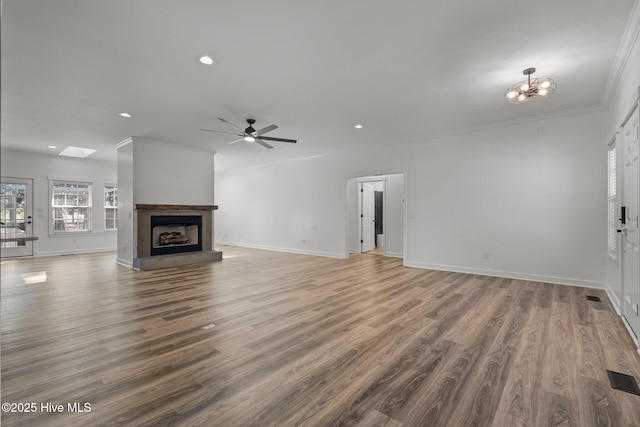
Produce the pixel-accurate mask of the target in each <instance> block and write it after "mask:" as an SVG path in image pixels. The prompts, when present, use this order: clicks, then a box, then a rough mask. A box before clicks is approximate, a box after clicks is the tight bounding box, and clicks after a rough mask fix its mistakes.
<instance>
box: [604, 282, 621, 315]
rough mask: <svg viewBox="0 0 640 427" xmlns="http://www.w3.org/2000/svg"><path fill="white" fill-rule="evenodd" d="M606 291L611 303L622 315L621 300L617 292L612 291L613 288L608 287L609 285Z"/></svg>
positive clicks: (617, 312) (618, 313)
mask: <svg viewBox="0 0 640 427" xmlns="http://www.w3.org/2000/svg"><path fill="white" fill-rule="evenodd" d="M605 291H606V292H607V296H608V297H609V301H611V305H613V308H614V309H615V310H616V314H617V315H618V316H622V311H620V300H619V299H618V297H617V296H616V294H614V293H613V292H611V289H609V288H608V287H607V289H605Z"/></svg>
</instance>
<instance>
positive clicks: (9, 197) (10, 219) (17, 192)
mask: <svg viewBox="0 0 640 427" xmlns="http://www.w3.org/2000/svg"><path fill="white" fill-rule="evenodd" d="M26 192H27V186H26V184H19V183H2V184H0V233H1V234H2V237H9V236H20V235H24V234H25V225H26V224H25V211H26V206H25V202H26ZM20 243H21V244H22V245H24V244H25V242H3V243H2V246H1V247H2V248H3V249H4V248H15V247H18V246H20Z"/></svg>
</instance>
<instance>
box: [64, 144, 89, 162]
mask: <svg viewBox="0 0 640 427" xmlns="http://www.w3.org/2000/svg"><path fill="white" fill-rule="evenodd" d="M95 152H96V150H93V149H91V148H81V147H72V146H68V147H67V148H65V149H64V150H62V151H61V152H60V156H68V157H78V158H80V159H84V158H85V157H87V156H90V155H92V154H93V153H95Z"/></svg>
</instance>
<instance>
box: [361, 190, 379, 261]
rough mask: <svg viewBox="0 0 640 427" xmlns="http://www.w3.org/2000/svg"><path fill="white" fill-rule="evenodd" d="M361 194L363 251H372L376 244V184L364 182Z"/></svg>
mask: <svg viewBox="0 0 640 427" xmlns="http://www.w3.org/2000/svg"><path fill="white" fill-rule="evenodd" d="M360 194H361V195H362V216H361V217H360V219H361V222H362V252H366V251H370V250H372V249H374V248H375V246H376V240H375V239H376V226H375V221H376V209H375V207H376V205H375V184H374V183H372V182H363V183H362V189H361V192H360Z"/></svg>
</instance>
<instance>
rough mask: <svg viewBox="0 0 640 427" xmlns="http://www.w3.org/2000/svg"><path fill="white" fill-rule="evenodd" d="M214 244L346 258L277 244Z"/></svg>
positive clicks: (332, 253) (339, 254)
mask: <svg viewBox="0 0 640 427" xmlns="http://www.w3.org/2000/svg"><path fill="white" fill-rule="evenodd" d="M215 243H216V244H219V245H229V246H238V247H241V248H251V249H262V250H266V251H276V252H286V253H291V254H298V255H313V256H321V257H325V258H337V259H347V258H348V257H345V255H344V254H342V253H338V252H320V251H307V250H304V249H293V248H282V247H279V246H270V245H258V244H255V243H235V242H228V241H224V242H223V241H221V240H216V241H215Z"/></svg>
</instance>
